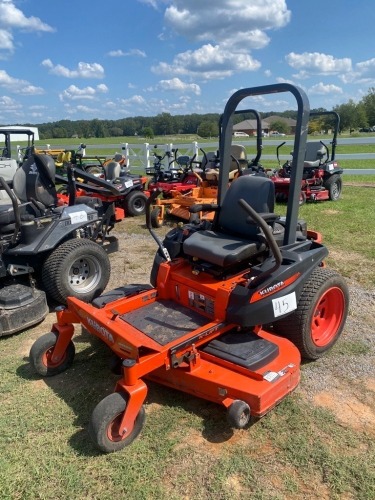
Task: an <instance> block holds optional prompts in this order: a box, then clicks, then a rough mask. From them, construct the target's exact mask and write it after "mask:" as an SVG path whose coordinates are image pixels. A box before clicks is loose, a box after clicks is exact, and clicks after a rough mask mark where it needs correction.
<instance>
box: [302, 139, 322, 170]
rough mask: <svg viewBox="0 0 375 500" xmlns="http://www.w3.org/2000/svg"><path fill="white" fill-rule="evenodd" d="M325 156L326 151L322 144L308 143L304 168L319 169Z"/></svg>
mask: <svg viewBox="0 0 375 500" xmlns="http://www.w3.org/2000/svg"><path fill="white" fill-rule="evenodd" d="M325 154H326V150H325V148H324V146H323V145H322V144H321V143H320V142H308V143H307V144H306V153H305V161H304V164H303V166H304V168H308V167H310V168H316V167H319V165H321V164H322V160H323V158H324V155H325Z"/></svg>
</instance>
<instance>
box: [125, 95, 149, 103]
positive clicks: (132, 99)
mask: <svg viewBox="0 0 375 500" xmlns="http://www.w3.org/2000/svg"><path fill="white" fill-rule="evenodd" d="M120 102H121V104H125V105H129V104H136V105H146V104H147V103H146V101H145V100H144V98H143V97H142V96H141V95H133V96H132V97H129V99H120Z"/></svg>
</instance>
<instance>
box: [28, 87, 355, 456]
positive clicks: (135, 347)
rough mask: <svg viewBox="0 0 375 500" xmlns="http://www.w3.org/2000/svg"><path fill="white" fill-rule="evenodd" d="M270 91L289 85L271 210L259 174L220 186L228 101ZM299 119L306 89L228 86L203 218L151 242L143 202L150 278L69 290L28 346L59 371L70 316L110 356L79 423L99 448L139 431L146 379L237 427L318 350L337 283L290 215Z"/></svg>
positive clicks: (332, 334)
mask: <svg viewBox="0 0 375 500" xmlns="http://www.w3.org/2000/svg"><path fill="white" fill-rule="evenodd" d="M279 92H290V93H292V94H293V96H294V97H295V99H296V101H297V105H298V119H297V129H296V135H295V144H294V151H295V152H297V153H296V154H295V155H294V158H293V161H294V166H295V168H293V169H292V179H291V191H290V196H289V203H288V207H287V215H286V217H284V218H281V217H278V216H277V215H275V214H274V213H273V210H274V184H273V182H272V181H271V180H270V179H268V178H267V177H262V176H256V175H242V176H239V177H238V178H237V179H235V180H234V181H233V182H232V183H231V185H230V187H228V176H229V170H230V164H231V157H230V146H231V139H232V117H233V114H234V112H235V109H236V107H237V105H238V104H239V103H240V102H241V101H242V100H243V99H244V98H246V97H248V96H255V95H262V94H274V93H279ZM308 119H309V103H308V100H307V97H306V95H305V93H304V92H303V91H302V90H301V89H299V88H297V87H294V86H292V85H290V84H286V83H284V84H276V85H269V86H264V87H255V88H248V89H241V90H239V91H237V92H236V93H235V94H233V96H232V97H231V98H230V99H229V101H228V103H227V105H226V107H225V111H224V116H223V122H222V131H221V134H222V137H221V141H220V148H221V151H220V158H221V167H220V168H221V173H220V177H219V192H218V199H217V204H215V205H212V207H211V208H212V209H213V210H215V219H214V221H213V222H212V223H210V222H207V221H206V222H201V223H195V224H194V223H190V224H186V225H185V226H183V227H177V228H175V229H172V230H171V231H170V232H169V233H168V234H167V235H166V237H165V239H164V241H163V243H161V242H160V241H159V240H158V238H157V237H156V235H155V233H154V232H153V230H152V228H151V224H150V213H149V210H148V211H147V212H146V213H147V214H148V215H147V226H148V228H149V230H150V232H151V234H152V236H153V237H154V238H155V240H156V241H157V243H158V245H159V248H158V251H157V253H156V256H155V260H154V264H153V268H152V272H151V283H152V285H125V286H123V287H120V288H118V289H115V290H113V291H110V292H107V293H104V294H103V295H101V296H100V297H99V298H97V299H95V300H94V301H93V302H92V303H91V304H87V303H84V302H82V301H80V300H78V299H76V298H68V305H67V307H64V306H61V307H59V308H58V310H57V321H56V323H55V324H54V325H53V327H52V331H51V332H50V333H47V334H46V335H44V336H42V337H41V338H39V339H38V340H37V341H36V342H35V344H34V345H33V347H32V348H31V351H30V360H31V363H32V365H33V367H34V369H35V370H36V371H37V372H38V373H39V374H40V375H43V376H51V375H55V374H58V373H60V372H62V371H64V370H65V369H67V368H68V367H69V366H70V365H71V364H72V362H73V358H74V344H73V342H72V337H73V335H74V326H73V325H74V324H76V323H77V324H81V325H83V326H84V327H85V328H86V329H87V330H88V331H89V332H90V333H91V334H92V335H95V336H96V337H98V338H100V339H102V340H103V342H105V343H106V344H107V345H108V346H109V347H110V348H111V350H112V351H113V353H115V355H116V356H117V357H118V359H119V363H120V367H121V377H120V378H119V380H118V382H117V384H116V387H115V391H114V393H113V394H110V395H109V396H107V397H106V398H104V399H103V400H102V401H101V402H99V404H98V405H97V406H96V408H95V409H94V411H93V413H92V416H91V421H90V424H89V432H90V435H91V437H92V439H93V441H94V443H95V445H96V446H97V447H98V448H99V449H100V450H102V451H104V452H112V451H116V450H120V449H121V448H123V447H125V446H126V445H128V444H129V443H131V442H132V441H133V440H134V438H135V437H136V436H137V435H138V434H139V433H140V431H141V429H142V426H143V424H144V420H145V410H144V407H143V405H144V402H145V400H146V397H147V385H146V382H147V380H151V381H155V382H158V383H160V384H164V385H166V386H169V387H172V388H175V389H178V390H182V391H185V392H187V393H190V394H193V395H196V396H199V397H201V398H205V399H208V400H210V401H213V402H215V403H218V404H220V405H223V406H224V407H225V408H226V409H227V417H228V420H229V423H230V424H231V425H232V426H233V427H235V428H243V427H245V426H246V425H247V424H248V423H249V421H250V419H251V417H261V416H263V415H264V414H266V413H267V412H268V411H269V410H271V409H272V408H273V407H274V406H275V405H277V404H278V403H279V402H280V401H281V400H282V399H283V398H284V397H285V396H286V395H287V394H289V393H290V392H291V391H292V390H293V389H294V388H295V387H296V386H297V385H298V383H299V380H300V360H301V355H302V357H304V358H308V359H317V358H319V357H320V356H321V355H323V354H324V353H325V352H326V351H327V350H328V349H329V348H331V347H332V345H333V344H334V343H335V342H336V341H337V339H338V337H339V336H340V334H341V331H342V329H343V327H344V323H345V319H346V316H347V311H348V301H349V297H348V289H347V286H346V284H345V282H344V280H343V278H342V277H341V276H340V275H338V274H337V273H335V272H333V271H331V270H328V269H327V268H326V267H325V266H324V264H323V261H324V259H325V257H326V256H327V254H328V250H327V248H326V247H325V246H323V245H322V243H321V238H320V235H319V234H318V233H314V232H312V231H307V230H306V225H305V223H304V222H303V221H301V220H299V219H298V206H299V191H300V186H301V178H302V171H303V161H304V154H305V144H306V135H307V124H308ZM155 195H157V192H156V193H155V194H153V195H152V196H151V197H150V200H149V201H148V207H149V208H150V206H151V205H152V203H153V199H152V198H153V197H154V196H155ZM201 209H202V207H199V206H198V207H192V208H191V210H192V211H197V212H199V211H200V210H201Z"/></svg>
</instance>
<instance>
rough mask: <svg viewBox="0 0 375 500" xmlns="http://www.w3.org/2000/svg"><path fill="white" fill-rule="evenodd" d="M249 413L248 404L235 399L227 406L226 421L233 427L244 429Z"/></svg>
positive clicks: (248, 420)
mask: <svg viewBox="0 0 375 500" xmlns="http://www.w3.org/2000/svg"><path fill="white" fill-rule="evenodd" d="M250 413H251V412H250V406H249V405H248V404H247V403H245V401H242V400H240V399H237V400H236V401H233V403H232V404H231V405H230V406H229V408H228V411H227V421H228V423H229V424H230V426H231V427H234V428H235V429H244V428H245V427H246V426H247V424H248V423H249V422H250Z"/></svg>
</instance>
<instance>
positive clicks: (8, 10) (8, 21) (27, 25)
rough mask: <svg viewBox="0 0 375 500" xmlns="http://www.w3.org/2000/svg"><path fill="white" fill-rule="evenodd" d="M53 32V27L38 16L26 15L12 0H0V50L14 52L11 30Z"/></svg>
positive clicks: (8, 52)
mask: <svg viewBox="0 0 375 500" xmlns="http://www.w3.org/2000/svg"><path fill="white" fill-rule="evenodd" d="M14 30H22V31H30V32H49V33H51V32H53V31H55V30H54V28H52V27H51V26H49V25H48V24H46V23H44V22H43V21H42V20H41V19H39V17H35V16H31V17H26V16H25V15H24V13H23V12H22V11H21V10H20V9H18V8H17V7H16V6H15V5H14V2H13V0H0V50H2V51H5V52H6V53H7V54H12V53H13V52H14V43H13V34H12V33H13V31H14Z"/></svg>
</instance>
